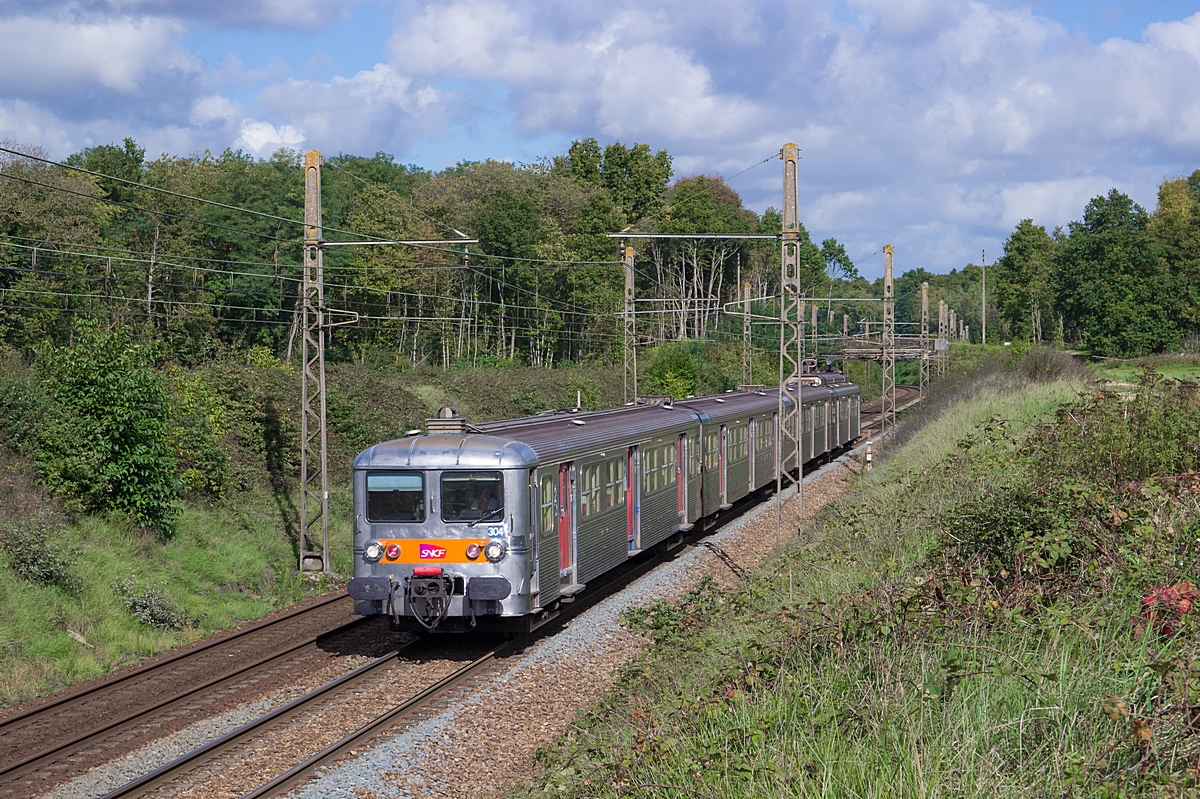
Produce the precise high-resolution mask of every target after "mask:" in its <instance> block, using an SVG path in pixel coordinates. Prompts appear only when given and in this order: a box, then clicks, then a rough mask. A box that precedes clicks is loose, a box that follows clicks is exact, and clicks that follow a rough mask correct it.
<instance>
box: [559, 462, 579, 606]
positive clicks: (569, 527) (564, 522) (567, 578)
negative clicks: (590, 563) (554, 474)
mask: <svg viewBox="0 0 1200 799" xmlns="http://www.w3.org/2000/svg"><path fill="white" fill-rule="evenodd" d="M575 573H576V572H575V464H573V463H564V464H563V465H562V466H560V467H558V578H559V580H560V581H561V582H567V583H574V582H575Z"/></svg>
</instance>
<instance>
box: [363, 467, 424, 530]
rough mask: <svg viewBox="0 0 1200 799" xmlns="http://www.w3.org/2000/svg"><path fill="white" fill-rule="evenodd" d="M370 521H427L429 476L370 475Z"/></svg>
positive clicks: (391, 473)
mask: <svg viewBox="0 0 1200 799" xmlns="http://www.w3.org/2000/svg"><path fill="white" fill-rule="evenodd" d="M367 519H368V520H369V521H373V522H423V521H425V475H424V474H422V473H421V472H367Z"/></svg>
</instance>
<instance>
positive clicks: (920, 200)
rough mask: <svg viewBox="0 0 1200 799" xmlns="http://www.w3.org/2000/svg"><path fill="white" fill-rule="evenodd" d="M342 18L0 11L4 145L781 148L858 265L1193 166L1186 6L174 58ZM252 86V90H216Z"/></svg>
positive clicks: (569, 21) (481, 25)
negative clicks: (363, 52) (318, 74)
mask: <svg viewBox="0 0 1200 799" xmlns="http://www.w3.org/2000/svg"><path fill="white" fill-rule="evenodd" d="M352 8H353V0H294V1H293V0H241V2H238V0H209V1H207V2H201V0H47V2H40V3H34V2H32V0H9V2H8V3H7V4H5V5H4V6H3V11H0V37H3V39H4V41H5V42H6V49H5V50H4V51H3V52H0V86H4V87H6V89H5V90H0V97H3V98H4V99H3V100H0V134H7V135H13V133H10V131H14V132H15V131H16V130H17V129H18V128H20V126H21V124H23V123H22V122H21V120H19V119H18V115H20V114H26V115H28V116H27V118H28V120H29V121H28V124H27V125H26V127H27V128H28V129H29V130H30V131H32V132H34V133H36V132H37V131H42V135H43V136H45V137H47V139H46V140H47V141H60V140H62V141H66V140H70V141H72V142H73V143H74V144H75V145H76V146H77V145H78V144H79V143H81V142H83V141H85V140H87V139H89V138H94V137H95V136H98V135H102V134H105V132H107V131H109V130H114V131H115V130H117V129H118V128H120V127H121V124H122V123H121V120H120V119H116V118H117V117H119V116H120V115H121V114H122V113H123V114H124V115H125V122H124V125H125V129H124V132H123V133H121V134H120V135H127V133H128V132H130V131H129V129H130V128H133V132H135V133H139V135H143V136H146V137H147V138H148V140H150V141H161V142H164V143H166V144H168V145H170V146H172V147H178V148H183V147H185V146H188V147H205V146H212V147H214V148H216V147H222V146H226V145H232V146H237V147H242V148H244V149H246V150H248V151H250V152H252V153H255V154H256V155H267V154H269V153H270V152H271V151H272V150H274V149H275V148H277V147H280V146H288V147H298V146H299V145H300V144H304V145H305V146H317V147H320V148H321V149H324V150H332V151H338V150H344V151H349V152H365V153H369V152H374V151H376V150H379V149H388V150H390V151H393V152H397V153H400V154H403V153H404V152H405V151H406V149H408V148H409V147H410V146H411V145H412V144H413V143H414V142H418V141H422V140H427V139H429V138H432V137H437V136H442V135H445V134H446V132H447V131H448V130H451V129H454V130H467V131H468V132H469V134H470V138H471V140H472V141H473V142H474V141H482V142H484V143H483V144H481V145H480V150H479V151H476V152H465V153H462V154H461V155H462V157H482V156H487V155H507V154H509V153H508V152H488V151H487V150H486V146H487V144H486V142H487V139H486V133H487V132H488V131H489V130H492V128H490V127H489V126H494V125H496V124H508V123H507V122H504V123H497V122H496V121H495V120H497V119H504V120H508V119H511V120H512V123H511V124H512V130H505V131H504V132H503V133H504V136H505V137H507V138H506V141H508V142H511V140H512V138H514V137H515V138H518V139H520V138H522V137H524V138H526V139H527V140H529V141H535V140H536V141H539V142H540V141H546V140H548V139H551V138H553V139H555V140H567V139H569V138H572V137H583V136H597V137H599V138H601V139H613V138H617V139H621V140H623V141H626V142H630V141H644V142H647V143H649V144H650V145H651V146H652V147H655V148H659V147H665V148H667V149H669V150H670V152H671V153H672V155H674V156H675V164H676V171H677V173H678V174H680V175H684V174H691V173H694V172H706V173H713V172H716V171H723V172H724V173H725V174H732V173H735V172H738V171H740V170H742V169H743V168H745V167H747V166H750V165H751V164H753V163H754V162H756V161H758V160H760V159H762V158H763V157H764V156H766V155H768V154H770V153H772V152H774V151H777V150H778V148H779V147H780V145H781V144H782V143H784V142H786V141H789V140H792V141H796V142H797V143H798V144H799V145H800V146H801V148H802V158H803V160H802V162H801V170H800V180H801V198H802V199H801V202H802V214H803V215H804V218H805V219H806V220H807V222H808V224H809V225H810V227H811V228H812V229H813V232H814V233H815V234H817V235H818V236H819V237H821V238H824V237H825V236H828V235H835V236H837V237H838V238H839V239H841V240H843V241H845V242H847V244H848V245H849V246H850V248H851V250H852V252H854V254H859V253H862V254H865V253H870V252H873V251H875V250H877V249H878V246H879V244H881V243H883V242H885V241H892V242H893V243H895V244H896V245H897V265H898V266H901V265H904V268H910V267H912V266H918V265H921V266H926V267H928V268H949V267H950V266H957V265H961V264H962V262H963V261H964V260H966V259H967V258H975V257H977V255H978V251H979V249H980V247H981V246H986V247H987V248H988V250H989V252H995V251H998V245H999V243H1000V242H1001V241H1002V240H1003V239H1004V237H1005V236H1006V235H1007V233H1008V231H1009V230H1011V226H1012V225H1013V224H1015V222H1016V221H1018V220H1019V219H1021V218H1024V217H1027V216H1032V217H1033V218H1034V219H1035V220H1036V221H1038V222H1039V223H1042V224H1047V225H1050V226H1053V225H1058V224H1065V223H1066V222H1067V221H1069V220H1070V219H1071V218H1075V217H1077V216H1078V215H1079V214H1080V213H1081V211H1082V207H1083V204H1084V203H1085V202H1086V200H1087V199H1088V198H1089V197H1090V196H1093V195H1094V194H1098V193H1102V192H1104V191H1107V189H1108V188H1110V187H1112V186H1116V187H1118V188H1121V189H1122V190H1126V191H1129V192H1130V193H1131V194H1133V195H1134V197H1135V199H1137V200H1139V201H1141V202H1143V203H1145V204H1153V201H1154V187H1155V185H1156V184H1157V182H1158V181H1159V180H1161V179H1162V177H1163V176H1165V175H1173V174H1176V173H1178V172H1180V171H1191V169H1193V168H1194V167H1195V166H1197V165H1198V164H1197V162H1198V161H1200V14H1195V15H1192V16H1190V17H1188V18H1186V19H1182V20H1176V21H1163V22H1158V23H1154V24H1151V25H1149V26H1147V27H1146V29H1145V31H1143V32H1142V33H1141V35H1140V36H1133V37H1131V38H1124V39H1122V38H1112V39H1108V40H1105V41H1100V42H1091V41H1089V40H1088V39H1087V38H1086V37H1083V36H1081V35H1079V34H1077V33H1073V32H1071V31H1068V30H1067V29H1066V28H1065V27H1063V26H1062V25H1060V24H1059V23H1057V22H1055V21H1054V20H1053V19H1050V18H1048V17H1046V16H1042V15H1039V14H1035V13H1034V12H1033V11H1032V10H1031V9H1030V8H1029V7H1028V6H1018V5H1015V4H1011V3H1007V2H1000V0H994V1H993V0H988V1H987V2H983V1H981V0H965V1H964V0H815V2H811V3H794V2H787V1H786V0H738V1H737V2H735V0H661V2H658V3H655V4H646V3H642V2H635V0H606V2H596V0H577V2H573V3H569V4H566V3H556V2H550V0H442V2H437V3H434V2H430V0H406V2H405V3H403V4H401V5H400V6H399V10H398V11H397V16H396V24H395V28H394V31H393V32H392V33H391V36H390V38H389V39H388V40H387V44H386V60H385V61H384V62H383V63H378V64H375V65H374V66H372V67H371V68H368V69H362V70H360V71H357V72H355V73H353V74H349V73H347V75H340V76H337V77H334V78H332V79H327V80H326V79H320V80H319V79H315V78H314V79H311V80H300V79H297V78H294V77H292V76H291V73H290V72H289V71H288V69H287V67H286V65H284V64H282V63H281V62H280V63H272V64H271V65H269V66H268V67H267V68H265V69H262V70H246V69H245V68H244V67H243V66H242V64H241V63H240V62H239V61H237V60H236V58H234V57H231V58H228V59H226V60H225V61H224V62H222V63H221V64H220V65H218V66H216V67H215V68H207V69H206V68H205V67H203V66H201V65H200V64H199V62H198V61H197V60H196V59H195V58H194V57H193V56H192V55H191V54H190V53H188V52H187V50H186V49H184V48H183V46H182V45H181V42H183V41H186V39H185V38H184V37H186V35H187V33H188V32H189V31H190V30H194V29H195V26H196V24H197V23H198V21H200V20H204V21H205V24H209V25H212V26H214V27H216V28H222V27H225V28H228V27H259V28H266V29H313V28H319V27H321V26H325V25H330V24H332V23H335V22H337V21H339V20H341V19H344V18H345V15H346V14H347V13H349V12H350V10H352ZM47 9H48V10H47ZM847 12H848V13H847ZM386 35H387V34H386V32H381V33H380V34H379V36H380V38H382V37H384V36H386ZM366 63H370V62H369V61H368V62H366ZM247 85H259V86H263V88H262V89H261V90H260V91H259V92H258V94H257V96H255V97H254V98H253V99H248V98H246V97H245V96H244V95H240V94H239V95H237V96H238V97H239V99H240V100H241V101H242V102H240V103H239V102H234V101H233V100H231V99H230V98H229V97H228V96H227V95H228V94H229V93H230V91H231V88H230V87H236V86H247ZM97 97H98V98H100V100H97V99H96V98H97ZM158 97H167V98H169V99H168V101H167V102H166V103H157V104H156V103H154V102H152V99H151V98H158ZM56 98H58V99H56ZM61 98H68V99H61ZM72 98H73V99H72ZM81 98H83V99H81ZM55 103H58V104H57V105H55ZM89 103H90V105H89ZM160 106H161V108H160ZM162 108H165V109H166V110H162ZM47 109H49V110H47ZM112 109H118V110H116V111H114V110H112ZM131 109H132V110H131ZM155 114H158V115H159V116H158V117H155V116H154V115H155ZM63 120H73V121H68V122H64V121H63ZM130 120H136V124H135V123H133V122H130ZM480 120H485V121H483V122H481V121H480ZM477 131H482V133H483V134H484V135H483V136H480V135H477V134H476V132H477ZM31 135H32V133H31ZM56 136H57V137H59V138H58V139H55V138H54V137H56ZM14 137H15V138H21V137H19V136H14ZM117 138H118V139H119V135H118V137H117ZM505 146H506V147H507V146H508V145H507V144H506V145H505ZM175 151H180V150H179V149H177V150H175ZM779 184H780V178H779V176H778V170H777V169H776V167H775V166H772V165H765V166H762V167H760V168H759V169H757V170H755V171H753V172H751V173H748V174H747V175H745V176H743V177H742V178H740V179H738V181H736V182H735V183H734V186H735V188H737V189H738V190H739V191H740V192H741V193H742V195H743V197H745V198H746V200H747V201H748V202H749V203H751V204H752V205H754V206H755V207H757V208H759V209H762V208H764V207H765V206H767V205H771V204H775V205H777V204H778V203H779V191H780V187H779ZM910 259H911V260H910ZM876 260H878V259H876ZM871 268H873V267H868V270H867V271H868V274H870V273H871Z"/></svg>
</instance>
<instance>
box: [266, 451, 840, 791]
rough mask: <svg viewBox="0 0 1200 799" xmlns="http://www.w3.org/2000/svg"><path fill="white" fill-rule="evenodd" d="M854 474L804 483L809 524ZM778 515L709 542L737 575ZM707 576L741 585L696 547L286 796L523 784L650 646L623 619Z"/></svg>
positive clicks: (789, 494)
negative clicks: (538, 756)
mask: <svg viewBox="0 0 1200 799" xmlns="http://www.w3.org/2000/svg"><path fill="white" fill-rule="evenodd" d="M857 470H858V463H857V461H855V460H853V459H852V458H850V457H847V456H843V458H839V459H838V460H837V461H834V462H832V463H830V464H828V465H827V466H825V467H824V468H822V469H821V470H819V471H818V472H816V473H814V474H812V475H809V476H808V477H806V478H805V479H804V509H805V514H806V515H811V514H813V513H815V512H816V511H817V510H818V509H820V508H821V507H823V506H824V505H826V504H827V503H829V502H831V501H832V500H834V499H836V498H837V497H839V496H841V494H842V493H843V492H844V491H845V489H846V487H847V485H848V483H849V480H850V478H851V477H852V476H853V474H854V473H855V472H857ZM783 498H784V509H783V525H782V531H781V533H782V538H783V539H784V540H787V539H789V538H791V537H793V536H794V535H795V533H796V522H795V516H794V511H795V510H796V502H795V488H794V487H793V488H791V489H788V490H787V491H785V492H784V493H783ZM776 508H777V505H776V503H775V502H773V501H768V502H765V503H763V504H761V505H759V506H757V507H756V508H754V509H752V510H750V511H749V512H747V513H746V514H744V515H743V516H741V517H740V518H738V519H736V520H733V521H731V522H730V523H728V524H726V525H725V526H724V527H722V528H721V529H720V530H719V531H717V532H716V533H714V534H712V535H710V536H709V537H708V538H707V539H706V541H708V542H711V543H713V544H715V545H716V546H718V547H720V548H721V549H722V550H724V551H725V552H726V553H728V554H729V555H730V557H732V559H733V560H734V561H736V562H737V563H738V564H739V565H741V566H743V567H753V566H756V565H757V564H758V563H760V562H761V561H762V559H763V558H764V557H765V556H767V555H768V554H770V553H771V552H773V551H774V549H775V546H776V529H777V525H776V520H777V512H776ZM708 575H711V576H712V577H714V578H715V579H716V580H717V581H718V582H720V583H722V584H724V585H732V584H734V583H735V582H736V578H735V577H734V576H733V574H732V572H731V570H730V568H729V567H728V566H727V565H725V564H724V563H723V562H722V561H721V560H720V559H719V558H718V557H717V556H716V555H715V554H714V553H713V552H711V551H710V550H709V549H707V548H705V547H702V546H700V547H694V548H690V549H688V550H686V551H685V552H683V553H681V554H680V555H679V556H678V557H676V558H675V559H673V560H671V561H669V562H667V563H664V564H662V565H660V566H658V567H657V568H655V569H654V570H653V571H651V572H650V573H648V574H646V575H644V576H643V577H641V578H639V579H638V580H636V581H634V582H633V583H632V584H631V585H630V586H628V587H627V588H625V589H624V590H622V591H620V592H619V593H617V594H615V595H613V596H611V597H609V598H607V599H605V600H603V601H602V602H600V603H598V604H597V605H596V606H595V607H594V608H591V609H590V610H588V611H587V612H586V613H584V614H582V615H581V616H580V617H578V618H576V619H574V620H573V621H571V622H570V623H569V624H568V625H567V626H566V627H565V628H564V629H563V630H561V631H560V632H558V633H556V634H555V635H552V636H548V637H546V638H544V639H542V640H540V641H538V642H537V643H535V644H533V645H531V646H530V647H529V649H528V650H526V651H525V652H524V653H523V654H522V655H520V656H514V657H512V658H509V659H507V660H505V661H504V662H503V663H502V664H500V666H498V667H497V668H496V669H494V670H493V671H491V672H489V677H490V679H488V680H487V681H485V683H484V684H483V685H481V686H479V687H477V688H476V689H475V690H474V691H473V692H472V693H471V694H470V695H469V696H468V697H466V698H465V699H464V700H462V701H458V702H455V703H453V704H452V705H450V706H448V707H446V708H445V709H444V710H442V711H440V712H437V713H436V714H431V715H430V716H429V717H427V718H425V719H423V720H421V721H419V722H418V723H416V724H415V725H414V726H410V727H409V728H407V729H404V730H403V731H401V732H399V734H393V735H391V736H381V737H380V738H377V739H375V741H374V742H373V744H372V745H371V748H370V749H368V750H367V751H366V752H364V753H363V754H361V755H359V756H357V757H354V758H351V759H347V760H344V761H342V762H341V763H339V764H337V765H336V766H334V767H333V768H331V769H329V770H328V771H327V772H326V773H324V774H322V775H319V776H318V777H317V778H315V779H313V780H311V781H310V782H309V783H307V784H306V785H304V786H302V787H300V788H298V789H296V790H294V791H292V792H291V793H290V794H289V796H290V797H294V799H326V797H331V798H340V799H367V798H368V797H381V798H382V797H389V798H399V797H427V796H464V795H466V796H470V795H479V796H492V795H496V794H499V793H501V792H503V791H505V790H506V789H509V788H511V787H513V786H515V785H518V784H520V783H521V782H523V781H524V780H526V779H527V778H528V777H529V776H530V774H531V773H532V769H533V768H534V764H533V755H534V753H535V752H536V750H537V749H538V747H540V746H543V745H546V744H549V743H552V742H553V741H554V740H555V739H556V738H557V737H558V736H559V735H560V734H561V733H562V731H563V730H565V729H566V727H567V726H568V725H569V724H570V723H571V722H572V721H573V720H574V718H575V715H576V713H578V712H580V711H582V710H585V709H586V708H588V707H590V706H592V705H593V704H594V703H595V702H597V701H598V700H599V699H600V698H601V697H602V696H603V695H604V694H605V693H606V692H607V691H608V690H609V688H610V686H611V685H612V681H613V678H614V676H615V674H616V672H617V670H618V669H620V668H621V667H622V666H623V665H624V664H625V663H627V662H628V661H629V660H630V658H632V657H633V656H634V655H636V654H637V652H638V651H639V650H640V649H641V647H642V646H643V645H644V644H645V641H644V639H642V638H641V637H640V636H638V635H635V634H633V633H631V632H629V631H628V630H626V629H624V628H622V627H621V625H620V617H621V614H622V613H624V612H625V611H626V610H627V609H629V608H631V607H638V606H645V605H648V604H650V603H651V602H653V601H654V600H656V599H660V598H677V597H680V596H682V595H683V594H684V593H686V592H687V591H689V590H691V589H692V588H694V587H695V586H696V585H697V584H698V583H699V582H700V580H701V579H702V578H703V577H705V576H708Z"/></svg>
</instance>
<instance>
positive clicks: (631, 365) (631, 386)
mask: <svg viewBox="0 0 1200 799" xmlns="http://www.w3.org/2000/svg"><path fill="white" fill-rule="evenodd" d="M621 266H623V267H624V268H625V326H624V327H625V387H624V392H625V393H624V397H625V404H626V405H628V404H630V403H635V404H636V403H637V391H638V388H637V314H636V313H634V306H635V303H634V289H633V248H632V247H626V246H625V242H621ZM631 392H632V393H631Z"/></svg>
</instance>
